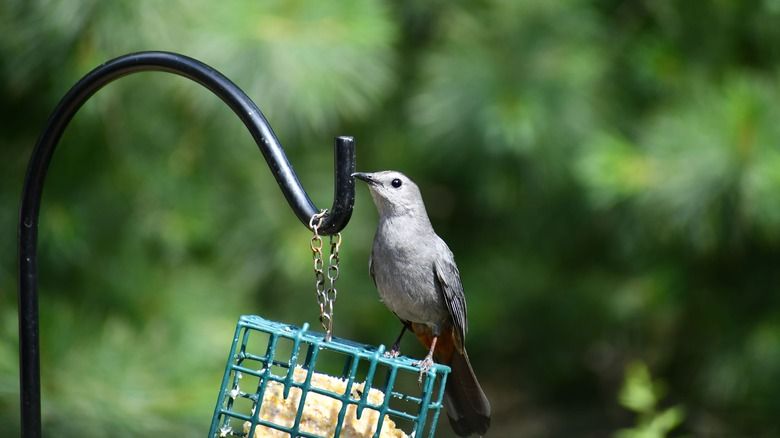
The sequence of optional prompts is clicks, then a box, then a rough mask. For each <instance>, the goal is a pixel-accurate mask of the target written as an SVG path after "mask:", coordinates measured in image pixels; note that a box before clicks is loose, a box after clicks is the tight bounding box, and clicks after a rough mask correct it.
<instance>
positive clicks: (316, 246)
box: [309, 210, 341, 341]
mask: <svg viewBox="0 0 780 438" xmlns="http://www.w3.org/2000/svg"><path fill="white" fill-rule="evenodd" d="M326 212H327V211H326V210H322V211H320V212H319V213H317V214H315V215H314V216H312V217H311V219H310V220H309V228H311V230H312V231H313V232H314V235H313V236H312V237H311V252H312V257H313V259H314V290H315V292H316V293H317V304H319V306H320V323H321V324H322V328H323V329H324V330H325V341H330V339H331V336H332V334H333V303H334V302H335V301H336V296H337V295H338V290H337V289H336V280H337V279H338V278H339V249H340V248H341V233H337V234H336V235H335V236H329V238H330V257H329V258H328V273H327V277H328V288H327V289H325V272H324V271H323V268H324V267H325V263H324V261H323V258H322V246H323V243H322V237H321V236H320V234H319V228H320V225H322V218H323V217H325V214H326Z"/></svg>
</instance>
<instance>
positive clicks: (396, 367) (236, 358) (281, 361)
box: [209, 316, 450, 438]
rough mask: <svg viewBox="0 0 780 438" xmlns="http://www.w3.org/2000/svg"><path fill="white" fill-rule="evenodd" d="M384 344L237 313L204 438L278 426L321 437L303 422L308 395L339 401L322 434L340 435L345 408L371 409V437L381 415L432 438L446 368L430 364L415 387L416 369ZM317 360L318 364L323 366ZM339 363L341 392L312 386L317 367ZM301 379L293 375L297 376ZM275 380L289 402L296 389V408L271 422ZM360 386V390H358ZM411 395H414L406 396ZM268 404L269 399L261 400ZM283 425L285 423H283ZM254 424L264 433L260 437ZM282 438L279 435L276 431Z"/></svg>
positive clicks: (379, 426)
mask: <svg viewBox="0 0 780 438" xmlns="http://www.w3.org/2000/svg"><path fill="white" fill-rule="evenodd" d="M384 353H385V347H384V346H383V345H380V346H379V347H371V346H367V345H362V344H358V343H355V342H352V341H349V340H344V339H340V338H337V337H334V338H332V339H331V340H330V341H325V339H324V334H322V333H317V332H313V331H309V326H308V324H304V325H303V327H301V328H299V327H296V326H292V325H288V324H283V323H279V322H275V321H269V320H266V319H263V318H261V317H259V316H242V317H241V318H240V319H239V321H238V325H237V327H236V332H235V337H234V338H233V345H232V347H231V349H230V355H229V357H228V363H227V367H226V368H225V374H224V377H223V379H222V386H221V388H220V391H219V399H218V401H217V406H216V409H215V410H214V417H213V420H212V423H211V430H210V432H209V437H212V438H215V437H226V436H230V437H233V436H240V437H247V436H248V437H255V436H265V434H267V433H268V432H267V431H270V430H274V431H279V432H280V433H282V434H289V436H292V437H307V438H325V435H319V434H316V433H313V432H310V431H306V430H305V428H304V427H303V422H302V418H303V414H304V406H306V399H307V398H310V397H312V396H319V397H326V398H329V399H332V400H334V401H336V404H335V405H336V406H338V407H339V408H338V413H337V415H334V416H335V417H336V421H335V422H334V423H333V424H332V429H330V430H328V431H327V432H326V433H327V434H328V435H327V436H340V435H341V432H342V431H343V428H344V421H345V418H346V417H347V413H348V411H349V409H350V406H353V408H351V409H354V412H355V413H356V416H357V418H358V419H360V417H361V416H364V415H366V411H367V410H370V411H374V413H375V414H378V415H375V417H377V419H378V421H377V422H376V424H374V425H373V427H375V429H373V427H372V430H374V433H373V435H372V436H374V437H380V436H382V430H383V427H385V426H384V425H385V421H384V419H385V418H389V419H391V420H392V421H394V422H395V423H396V424H398V425H399V426H400V429H402V430H403V431H404V432H405V433H407V434H409V436H415V437H433V435H434V432H435V429H436V424H437V421H438V418H439V414H440V413H441V408H442V400H443V395H444V387H445V385H446V381H447V375H448V373H449V371H450V369H449V367H447V366H444V365H440V364H434V366H433V367H432V368H431V369H430V370H429V371H428V373H427V374H426V375H425V379H424V380H423V381H422V384H421V385H420V384H418V382H417V379H418V375H419V371H420V370H419V367H417V366H415V364H414V361H413V360H412V359H410V358H408V357H403V356H399V357H396V358H391V357H388V356H386V355H385V354H384ZM320 365H322V367H321V366H320ZM336 367H337V368H340V370H339V372H338V373H334V374H337V376H338V377H339V378H340V380H341V381H342V382H343V383H344V385H343V391H340V392H334V391H331V390H327V389H323V388H318V387H316V386H315V385H313V384H312V377H313V376H314V375H315V372H316V371H317V370H318V369H320V368H324V369H326V370H328V372H332V371H334V370H335V369H336ZM296 369H297V370H299V371H298V375H299V376H300V375H301V374H302V375H303V376H305V377H304V378H302V379H301V378H298V379H296V378H294V376H295V375H296ZM271 385H277V387H278V389H279V390H280V391H281V393H282V396H283V397H284V398H285V399H287V398H289V397H291V396H292V394H293V392H295V396H296V401H297V412H296V413H295V415H294V416H288V417H285V420H284V421H279V422H274V421H272V420H267V419H263V418H261V411H262V409H263V405H262V404H263V403H264V400H266V397H265V396H266V392H267V391H268V390H269V388H270V387H271ZM358 385H359V390H356V388H357V387H358ZM372 388H375V389H379V390H380V391H381V392H382V393H384V399H383V400H382V402H381V403H379V404H374V403H372V402H371V401H369V393H370V392H371V390H372ZM410 392H416V394H413V393H410ZM266 402H267V400H266ZM280 423H285V424H280ZM259 428H266V429H262V430H265V431H266V432H265V434H257V431H258V430H259ZM280 436H284V435H280Z"/></svg>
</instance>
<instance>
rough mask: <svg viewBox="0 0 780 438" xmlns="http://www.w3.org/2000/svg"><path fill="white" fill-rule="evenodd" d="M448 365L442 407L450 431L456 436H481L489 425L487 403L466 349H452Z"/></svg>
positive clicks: (488, 406)
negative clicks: (444, 410) (447, 417)
mask: <svg viewBox="0 0 780 438" xmlns="http://www.w3.org/2000/svg"><path fill="white" fill-rule="evenodd" d="M450 368H451V369H452V372H451V373H450V375H449V377H448V378H447V387H446V388H445V389H444V391H445V395H444V406H445V407H446V408H447V415H448V416H449V417H450V425H451V426H452V430H454V431H455V433H456V434H458V435H459V436H470V435H472V434H477V435H484V434H485V432H487V430H488V428H489V427H490V402H489V401H488V399H487V397H486V396H485V392H484V391H482V387H480V386H479V382H478V381H477V376H475V375H474V370H473V369H472V368H471V363H470V362H469V357H468V355H467V354H466V352H465V351H464V352H463V354H461V353H460V352H458V351H457V350H456V351H455V352H454V354H453V355H452V362H451V363H450Z"/></svg>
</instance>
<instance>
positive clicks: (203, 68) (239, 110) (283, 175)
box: [19, 52, 355, 438]
mask: <svg viewBox="0 0 780 438" xmlns="http://www.w3.org/2000/svg"><path fill="white" fill-rule="evenodd" d="M140 71H165V72H169V73H174V74H177V75H180V76H184V77H186V78H189V79H191V80H193V81H195V82H197V83H199V84H201V85H203V86H204V87H206V88H208V89H209V90H211V92H213V93H214V94H216V95H217V96H218V97H219V98H220V99H222V100H223V101H224V102H225V103H226V104H227V105H228V106H229V107H230V108H231V109H232V110H233V112H234V113H236V115H238V117H239V118H240V119H241V121H242V122H244V125H245V126H246V127H247V128H248V129H249V132H250V133H251V134H252V138H254V140H255V142H256V143H257V145H258V147H259V148H260V151H261V152H262V153H263V156H264V157H265V160H266V162H267V163H268V166H269V167H270V169H271V172H272V173H273V175H274V177H275V178H276V181H277V183H278V184H279V187H280V188H281V189H282V192H283V193H284V196H285V198H287V202H288V203H289V205H290V207H291V208H292V209H293V211H294V212H295V215H296V216H297V217H298V219H299V220H300V221H301V222H302V223H303V224H304V225H305V226H306V227H307V228H308V224H309V219H310V218H311V217H312V216H313V215H314V214H315V213H317V212H319V209H317V207H316V206H315V205H314V203H313V202H312V201H311V198H309V195H308V194H307V193H306V191H305V190H304V189H303V187H302V186H301V183H300V181H299V180H298V176H297V175H296V174H295V171H294V170H293V169H292V166H291V165H290V162H289V161H288V160H287V156H286V155H285V153H284V150H283V149H282V146H281V145H280V144H279V139H277V138H276V134H274V132H273V130H271V127H270V126H269V125H268V121H267V120H266V119H265V116H264V115H263V113H262V112H261V111H260V109H259V108H258V107H257V105H256V104H255V103H254V102H253V101H252V99H250V98H249V97H248V96H247V95H246V94H245V93H244V92H243V91H242V90H241V89H240V88H238V86H236V85H235V84H234V83H233V82H231V81H230V80H229V79H228V78H226V77H225V76H223V75H222V74H221V73H219V72H218V71H216V70H214V69H213V68H211V67H209V66H208V65H206V64H204V63H202V62H200V61H198V60H196V59H193V58H190V57H187V56H184V55H179V54H176V53H170V52H139V53H132V54H129V55H125V56H120V57H119V58H116V59H113V60H111V61H109V62H106V63H105V64H103V65H101V66H99V67H97V68H95V69H94V70H92V71H91V72H90V73H88V74H87V75H86V76H84V77H83V78H82V79H81V80H80V81H79V82H78V83H76V85H74V86H73V88H71V89H70V91H68V93H67V94H66V95H65V96H64V97H63V98H62V100H60V102H59V104H58V105H57V107H56V108H55V109H54V112H53V113H52V115H51V116H50V117H49V120H48V122H47V124H46V128H45V129H44V130H43V133H42V134H41V136H40V137H39V138H38V142H37V144H36V145H35V149H34V151H33V153H32V157H31V158H30V162H29V164H28V167H27V176H26V178H25V182H24V189H23V191H22V204H21V209H20V217H19V352H20V355H19V361H20V370H19V373H20V386H21V391H20V398H21V411H22V412H21V415H22V436H24V437H32V438H37V437H40V436H41V409H40V351H39V337H38V292H37V241H38V216H39V209H40V203H41V194H42V191H43V184H44V180H45V178H46V171H47V169H48V167H49V163H50V161H51V158H52V155H53V153H54V149H55V147H56V146H57V143H58V142H59V140H60V138H61V137H62V133H63V131H65V128H66V127H67V125H68V123H69V122H70V120H71V119H72V118H73V116H74V114H75V113H76V111H78V110H79V108H81V106H82V105H83V104H84V102H86V101H87V99H89V98H90V97H91V96H92V95H93V94H95V93H96V92H97V91H98V90H99V89H100V88H102V87H103V86H104V85H106V84H108V83H109V82H112V81H114V80H115V79H118V78H120V77H122V76H126V75H129V74H131V73H136V72H140ZM354 171H355V142H354V139H353V138H352V137H337V138H336V140H335V177H334V178H335V187H334V200H333V205H332V207H331V209H330V210H328V213H327V215H326V216H325V218H324V219H323V221H322V225H321V227H320V230H319V231H320V232H321V233H322V234H335V233H337V232H339V231H341V229H343V228H344V227H345V226H346V225H347V223H348V222H349V218H350V216H351V215H352V206H353V204H354V201H355V181H354V179H353V178H352V176H351V175H352V173H353V172H354Z"/></svg>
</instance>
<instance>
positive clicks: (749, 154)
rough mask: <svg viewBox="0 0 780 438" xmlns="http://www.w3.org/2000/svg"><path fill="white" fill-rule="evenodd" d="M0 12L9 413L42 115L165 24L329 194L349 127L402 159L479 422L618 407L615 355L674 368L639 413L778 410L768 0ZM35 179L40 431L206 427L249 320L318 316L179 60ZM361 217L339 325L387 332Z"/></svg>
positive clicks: (252, 181)
mask: <svg viewBox="0 0 780 438" xmlns="http://www.w3.org/2000/svg"><path fill="white" fill-rule="evenodd" d="M0 26H1V27H0V29H2V38H0V95H1V96H2V99H1V100H0V102H2V103H1V104H0V111H2V113H1V114H0V116H2V117H0V120H2V122H0V123H2V129H0V147H1V148H2V149H1V150H2V159H0V175H2V185H0V206H2V208H0V225H2V229H3V230H5V233H4V236H5V238H4V239H0V314H2V316H1V317H0V425H2V427H0V429H2V430H3V431H4V432H5V431H9V430H10V431H11V432H13V431H14V430H16V428H18V418H17V417H18V401H17V400H18V380H17V379H18V377H17V366H18V365H17V353H16V350H17V340H16V339H17V338H16V336H17V333H16V330H17V328H16V300H15V290H16V273H15V270H16V262H15V257H16V255H15V239H14V238H13V236H14V233H15V231H14V229H15V227H16V220H17V207H18V203H19V193H20V191H21V184H22V180H23V175H24V169H25V165H26V161H27V159H28V157H29V154H30V151H31V149H32V146H33V144H34V142H35V138H36V136H37V135H38V133H39V131H40V129H41V128H42V126H43V124H44V122H45V120H46V117H47V115H48V114H49V112H50V111H51V110H52V109H53V107H54V105H55V104H56V102H57V100H58V99H59V98H60V97H61V96H62V95H63V94H64V93H65V92H66V91H67V89H68V88H69V87H70V86H71V85H72V84H73V83H75V82H76V81H77V80H78V79H79V78H80V77H81V76H82V75H84V74H85V73H86V72H88V71H89V70H90V69H92V68H93V67H95V66H96V65H98V64H100V63H101V62H103V61H105V60H107V59H110V58H112V57H115V56H118V55H121V54H124V53H127V52H131V51H137V50H150V49H155V50H173V51H177V52H181V53H184V54H187V55H190V56H193V57H195V58H197V59H200V60H202V61H204V62H206V63H208V64H210V65H212V66H213V67H215V68H216V69H218V70H220V71H221V72H223V73H224V74H225V75H227V76H228V77H229V78H231V79H232V80H233V81H234V82H236V83H237V84H238V85H239V86H241V87H242V88H243V89H244V90H246V91H247V93H248V94H249V95H250V96H252V97H253V98H254V99H255V100H256V102H257V103H258V104H259V105H260V107H261V108H262V109H263V111H264V112H265V113H266V115H267V116H268V118H269V120H270V122H271V125H272V126H273V127H274V129H275V130H276V131H277V134H278V135H279V137H280V139H281V140H282V143H283V144H284V145H285V147H286V150H287V153H288V155H289V158H290V160H291V162H292V163H293V165H294V166H295V168H296V170H297V172H298V174H299V176H300V177H301V179H302V180H303V183H304V185H305V187H306V188H307V190H308V191H309V192H310V194H311V195H312V197H313V198H314V200H315V202H316V203H317V204H318V205H323V206H324V205H328V204H329V203H330V196H331V191H332V186H331V182H330V179H331V178H332V174H331V172H332V170H331V169H332V162H331V160H332V154H331V148H330V144H331V141H332V140H331V139H332V137H334V136H336V135H342V134H348V135H355V136H356V137H357V141H358V167H359V169H360V170H367V171H370V170H380V169H397V170H401V171H403V172H405V173H407V174H408V175H409V176H411V177H412V178H414V179H415V180H416V181H417V182H418V184H419V185H420V186H421V187H422V190H423V195H424V197H425V198H426V201H427V205H428V210H429V214H430V216H431V219H432V221H433V223H434V226H435V227H436V229H437V231H438V232H439V234H441V235H442V236H443V237H444V238H445V240H447V241H448V242H449V244H450V246H451V247H452V249H453V251H454V252H455V254H456V257H457V260H458V263H459V266H460V270H461V273H462V275H463V282H464V285H465V288H466V292H467V296H468V300H469V312H470V313H469V316H470V322H471V324H470V327H471V331H470V333H469V338H468V345H469V353H470V356H471V358H472V361H473V362H474V365H475V368H476V369H477V373H478V374H479V375H480V379H481V380H482V381H483V382H484V386H485V387H486V391H487V392H488V395H489V397H490V398H491V401H492V402H493V406H494V421H493V424H494V426H493V429H492V430H493V433H492V435H493V436H608V435H612V434H613V433H614V431H616V430H619V429H624V428H626V427H628V426H630V425H632V424H634V419H633V415H632V414H631V413H629V412H626V410H624V409H623V408H621V406H620V404H619V403H618V394H619V393H620V388H621V382H622V381H623V371H624V369H625V367H626V364H628V363H631V362H632V361H633V360H642V361H643V362H644V363H646V364H647V366H648V367H649V369H650V370H652V374H653V375H654V376H657V377H658V378H659V379H662V380H663V381H664V382H666V384H667V390H666V396H665V398H664V399H654V401H655V402H656V403H655V404H653V406H652V409H653V410H654V412H668V411H666V409H667V408H668V407H667V406H664V404H665V403H670V404H673V405H678V404H681V405H684V406H685V408H686V413H685V418H684V421H683V423H682V424H681V425H680V426H679V427H677V428H676V429H674V430H675V431H679V433H685V434H691V435H696V436H773V435H777V434H780V428H779V427H778V423H777V421H776V413H777V412H778V411H780V398H778V397H777V394H778V393H779V392H780V295H778V294H777V293H776V292H777V290H776V288H777V286H778V285H779V284H780V270H778V268H777V267H778V263H780V252H778V250H779V249H780V122H779V121H780V103H778V102H780V75H779V73H780V71H779V70H778V66H780V2H778V1H777V0H749V1H730V0H726V1H702V2H685V1H682V0H676V1H673V0H657V1H617V0H602V1H585V0H566V1H552V2H550V1H537V0H531V1H524V2H517V1H510V0H481V1H478V2H444V1H440V0H439V1H433V2H412V1H400V2H381V1H378V0H354V1H342V2H316V1H300V0H296V1H264V2H257V1H250V0H240V1H234V2H230V3H218V2H208V1H205V0H187V1H184V0H171V1H167V2H157V1H152V0H140V1H139V0H133V1H131V0H118V1H111V2H106V1H99V0H73V1H67V2H63V1H52V0H25V1H22V0H2V1H0ZM46 187H47V188H46V192H45V197H44V202H43V210H42V220H41V224H40V251H41V260H40V283H41V284H40V292H41V318H42V338H41V339H42V352H43V364H42V369H43V370H42V373H43V396H44V404H43V412H44V422H45V424H44V427H45V430H46V432H47V433H48V434H49V435H54V436H80V437H92V436H95V437H96V436H105V435H108V434H111V435H112V436H117V437H123V436H149V435H152V434H159V435H164V434H171V435H172V434H179V435H185V436H202V433H203V431H204V430H205V429H206V428H207V425H208V423H209V421H210V417H211V412H212V409H213V403H214V402H215V400H216V391H217V389H218V386H219V380H220V377H221V371H222V367H223V365H224V362H225V356H226V354H227V348H228V346H229V341H230V336H231V333H232V330H233V326H234V323H235V321H236V319H237V317H238V315H240V314H242V313H259V314H261V315H263V316H266V317H270V318H275V319H279V320H283V321H287V322H292V323H297V324H300V323H302V322H304V321H309V322H312V321H316V305H315V299H314V294H313V289H312V284H311V283H312V279H311V278H310V259H309V258H310V254H309V250H308V237H309V236H308V232H307V230H306V229H305V228H304V227H302V226H301V225H299V224H298V223H297V222H296V221H295V220H294V217H293V215H292V213H291V212H290V210H289V209H288V207H287V206H286V204H285V201H284V199H283V197H282V196H281V193H280V192H279V190H278V188H277V187H275V183H274V181H273V178H272V177H271V176H270V172H268V170H267V169H266V165H265V163H264V162H263V160H262V158H261V156H260V154H258V153H257V150H256V146H255V145H254V144H253V143H252V141H251V139H250V137H249V135H248V134H247V133H246V132H245V130H244V128H243V127H242V126H241V124H240V122H239V121H238V120H237V119H236V118H235V117H234V116H233V114H232V113H230V111H229V110H228V109H227V108H226V107H225V106H224V105H223V104H222V103H221V102H220V101H219V100H218V99H216V98H215V97H213V96H212V95H211V94H210V93H209V92H208V91H207V90H205V89H202V88H201V87H199V86H197V85H194V84H192V83H190V82H189V81H186V80H184V79H181V78H177V77H174V76H172V75H166V74H161V73H144V74H139V75H134V76H131V77H128V78H125V79H122V80H120V81H118V82H116V83H114V84H111V85H110V86H108V87H107V88H106V89H104V90H102V91H101V92H99V93H98V94H97V95H96V96H94V97H93V98H92V99H91V100H90V101H89V103H87V105H85V107H84V108H83V109H82V110H81V111H80V112H79V114H78V115H77V116H76V117H75V119H74V120H73V122H72V124H71V125H70V127H69V128H68V130H67V132H66V133H65V136H64V137H63V139H62V142H61V145H60V149H59V150H58V151H57V153H56V154H55V159H54V161H53V165H52V167H51V172H50V174H49V177H48V180H47V185H46ZM375 223H376V213H375V212H374V208H373V206H372V205H371V202H370V200H369V197H368V195H367V193H366V191H365V190H364V189H363V188H359V189H358V199H357V204H356V211H355V214H354V215H353V219H352V221H351V223H350V225H349V227H348V228H347V229H346V231H345V233H344V242H345V243H344V246H343V252H342V254H343V256H342V277H341V280H340V281H341V287H340V291H341V292H340V295H339V300H338V302H337V307H336V312H337V313H336V333H337V334H338V335H340V336H343V337H349V338H354V339H356V340H359V341H362V342H368V343H374V344H376V343H389V342H391V341H392V337H393V336H394V335H395V333H396V331H397V328H398V327H397V326H398V324H397V321H396V320H395V318H394V317H393V315H392V314H390V312H388V311H387V310H386V309H385V308H384V306H383V305H382V304H381V303H379V302H378V300H377V296H376V292H375V290H374V287H373V285H372V284H371V281H370V279H369V276H368V273H367V267H366V262H367V259H368V253H369V250H370V245H371V239H372V236H373V229H374V226H375ZM403 349H404V350H405V352H406V353H407V354H412V355H420V354H421V353H422V350H421V348H420V347H418V346H417V345H416V343H415V340H414V339H412V338H411V337H410V338H409V339H406V340H405V341H404V345H403ZM648 373H649V371H648ZM647 375H648V376H649V374H647ZM640 377H641V376H640ZM633 379H634V380H636V379H638V377H636V376H634V378H633ZM642 379H644V378H642ZM647 379H649V377H647ZM647 379H646V380H647ZM640 380H641V379H640ZM631 381H632V378H631V373H629V382H631ZM648 382H651V381H650V380H647V381H645V382H644V383H641V382H640V383H641V384H639V387H640V389H641V387H642V385H644V387H652V384H651V383H648ZM648 385H650V386H648ZM629 386H630V385H629ZM645 390H646V389H645ZM667 400H668V401H667ZM624 403H625V400H624ZM658 403H660V405H658ZM629 407H631V406H629ZM632 409H633V408H632ZM634 410H636V409H634ZM639 412H642V411H639ZM677 419H678V418H677V417H675V418H673V420H675V421H672V422H671V423H676V420H677ZM671 423H670V424H671ZM440 430H441V435H442V436H448V433H449V429H448V427H447V426H446V425H443V426H442V427H441V428H440Z"/></svg>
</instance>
